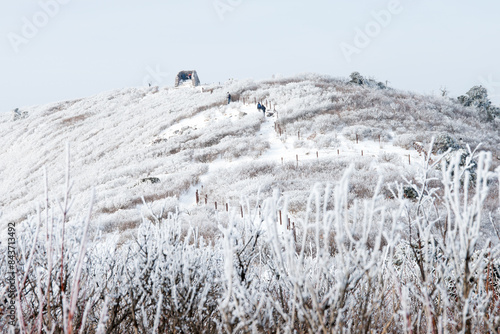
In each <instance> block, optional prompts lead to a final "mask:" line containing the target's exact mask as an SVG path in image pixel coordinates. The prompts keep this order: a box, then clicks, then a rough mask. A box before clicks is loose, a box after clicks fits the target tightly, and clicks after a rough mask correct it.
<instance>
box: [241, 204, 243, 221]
mask: <svg viewBox="0 0 500 334" xmlns="http://www.w3.org/2000/svg"><path fill="white" fill-rule="evenodd" d="M240 211H241V218H243V207H242V206H241V205H240Z"/></svg>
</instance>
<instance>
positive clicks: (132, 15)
mask: <svg viewBox="0 0 500 334" xmlns="http://www.w3.org/2000/svg"><path fill="white" fill-rule="evenodd" d="M393 2H396V4H397V3H399V5H398V6H392V5H391V3H393ZM50 3H52V5H54V4H56V8H54V7H53V6H52V7H51V6H49V7H48V8H54V13H50V14H52V15H51V16H52V17H49V15H47V14H45V12H46V11H50V10H47V9H43V7H47V6H48V5H47V4H50ZM44 4H46V5H44ZM216 6H219V10H217V9H216ZM392 7H395V8H396V10H393V14H391V17H390V18H388V17H387V16H384V17H383V18H385V22H383V23H384V24H383V25H381V24H379V23H377V21H376V19H375V17H374V15H373V13H374V12H377V13H381V11H388V10H389V9H391V8H392ZM499 13H500V2H499V1H498V0H483V1H481V0H479V1H474V2H473V1H470V0H442V1H435V0H434V1H431V0H399V1H398V0H384V1H379V0H351V1H348V0H316V1H299V0H286V1H285V0H143V1H138V0H135V1H133V0H106V1H102V0H101V1H98V0H37V1H34V0H30V1H28V0H15V1H7V0H2V2H1V4H0V77H1V81H0V92H1V93H0V111H9V110H11V109H13V108H15V107H22V106H28V105H33V104H44V103H49V102H55V101H59V100H66V99H72V98H79V97H85V96H89V95H92V94H95V93H99V92H102V91H107V90H111V89H116V88H122V87H130V86H142V85H143V84H144V83H145V82H147V81H151V82H152V83H153V84H160V85H162V86H171V85H173V82H174V76H175V74H176V73H177V72H178V71H180V70H184V69H195V70H197V71H198V74H199V77H200V79H201V81H202V83H210V82H219V81H226V80H227V79H228V78H235V79H246V78H254V79H268V78H271V77H272V75H274V74H281V75H293V74H298V73H303V72H317V73H325V74H329V75H332V76H344V77H347V76H348V75H349V74H350V73H351V72H353V71H359V72H360V73H361V74H362V75H364V76H368V77H374V78H376V79H377V80H380V81H385V80H388V81H389V85H391V86H392V87H395V88H400V89H408V90H414V91H417V92H423V93H435V94H438V93H439V90H440V88H441V87H446V88H447V89H448V91H449V92H450V95H451V96H458V95H461V94H463V93H465V92H466V91H467V90H468V89H469V88H470V87H472V86H474V85H478V84H483V86H485V87H486V88H488V91H489V95H490V98H491V99H492V100H493V101H494V103H495V104H497V105H500V41H499V37H500V19H499ZM47 18H48V19H47ZM30 24H35V25H38V26H39V27H36V26H35V28H36V29H37V30H38V31H33V29H31V30H30V29H29V28H28V26H29V25H30ZM367 28H369V29H371V30H369V32H370V35H371V37H369V41H368V42H369V43H367V42H366V41H361V42H365V44H368V45H361V44H359V42H360V41H359V40H358V43H357V44H355V38H356V36H357V35H358V33H357V31H358V30H357V29H361V30H366V29H367ZM358 37H359V36H358ZM13 41H14V42H13ZM16 43H17V44H16ZM342 43H344V44H342ZM347 44H349V45H351V46H352V47H356V45H357V46H358V48H357V53H354V54H352V55H351V57H350V58H351V59H350V61H348V59H347V58H348V57H345V55H344V53H343V52H342V50H341V46H342V45H343V46H344V47H345V46H346V45H347ZM16 49H17V50H16Z"/></svg>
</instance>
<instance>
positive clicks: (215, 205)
mask: <svg viewBox="0 0 500 334" xmlns="http://www.w3.org/2000/svg"><path fill="white" fill-rule="evenodd" d="M215 211H217V202H215Z"/></svg>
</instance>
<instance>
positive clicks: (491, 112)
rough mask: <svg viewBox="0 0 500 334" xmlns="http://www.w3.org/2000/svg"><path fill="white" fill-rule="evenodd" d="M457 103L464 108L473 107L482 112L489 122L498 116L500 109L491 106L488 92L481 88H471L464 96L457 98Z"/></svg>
mask: <svg viewBox="0 0 500 334" xmlns="http://www.w3.org/2000/svg"><path fill="white" fill-rule="evenodd" d="M458 101H459V102H460V104H462V105H464V106H466V107H474V108H476V109H477V110H479V111H481V112H484V113H485V114H486V117H487V119H488V120H489V121H491V120H493V119H494V118H495V117H497V116H499V115H500V108H498V107H495V106H493V105H492V104H491V101H490V99H489V98H488V91H487V90H486V88H484V87H482V86H474V87H472V88H471V89H470V90H469V91H468V92H467V93H466V95H461V96H459V97H458Z"/></svg>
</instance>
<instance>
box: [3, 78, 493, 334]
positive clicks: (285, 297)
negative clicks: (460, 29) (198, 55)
mask: <svg viewBox="0 0 500 334" xmlns="http://www.w3.org/2000/svg"><path fill="white" fill-rule="evenodd" d="M227 92H230V93H231V95H232V96H233V102H231V103H230V104H229V105H228V104H227V99H226V94H227ZM259 101H260V102H262V103H264V104H265V105H266V106H267V115H266V116H264V115H263V113H262V112H261V111H259V110H257V108H256V103H257V102H259ZM498 123H499V122H498V120H486V119H485V117H484V115H481V114H480V113H479V112H478V111H477V110H475V109H474V108H473V107H464V106H462V105H461V104H459V103H458V102H457V101H456V99H455V100H453V99H450V98H447V97H435V96H422V95H417V94H414V93H411V92H402V91H398V90H394V89H379V88H374V87H365V86H360V85H355V84H350V83H348V82H347V80H344V79H335V78H330V77H323V76H317V75H312V74H311V75H303V76H297V77H293V78H284V79H277V80H270V81H263V82H254V81H251V80H244V81H229V82H227V83H225V84H223V85H221V86H219V85H205V86H201V87H196V88H192V87H181V88H170V87H149V88H130V89H122V90H117V91H111V92H106V93H102V94H99V95H96V96H93V97H88V98H83V99H79V100H75V101H64V102H58V103H53V104H51V105H45V106H36V107H23V108H20V110H19V113H16V114H15V115H14V114H7V113H4V114H1V115H0V133H1V136H2V139H3V145H2V148H1V150H0V188H1V189H2V197H1V198H0V212H1V217H0V230H6V229H7V225H8V223H15V224H16V226H18V231H17V233H18V238H19V242H18V243H19V245H18V253H19V260H18V261H19V267H20V269H19V272H20V277H19V278H18V279H19V281H20V283H19V284H20V285H21V290H22V291H23V295H24V296H25V298H24V299H23V301H22V302H20V303H18V306H17V307H18V309H19V314H22V315H23V319H21V320H22V321H21V322H24V324H25V326H26V327H27V328H31V329H34V328H38V326H41V325H40V324H43V326H45V328H46V329H47V330H48V329H49V328H57V330H58V331H61V332H65V333H66V332H68V331H67V328H68V327H74V328H85V331H84V332H88V333H94V332H98V330H97V329H98V328H101V329H102V328H107V332H109V333H123V332H126V331H127V330H128V331H130V332H135V333H137V332H141V333H146V332H157V331H158V332H168V333H174V332H175V333H179V332H184V333H195V332H199V333H201V332H208V333H220V332H226V333H250V332H255V333H263V332H285V333H299V332H300V333H302V332H308V333H316V332H324V333H329V332H370V330H371V331H376V332H383V331H386V332H418V331H422V332H442V333H456V332H462V333H465V332H498V331H499V328H500V290H499V287H500V284H499V282H500V263H498V261H497V260H498V258H499V256H500V248H499V241H500V239H499V237H500V234H499V233H498V231H499V230H500V220H499V217H500V210H499V201H500V195H499V187H498V175H499V173H500V169H498V166H499V164H500V160H499V159H500V145H499V143H500V133H499V131H498V125H499V124H498ZM431 142H433V143H434V145H433V146H431ZM479 144H481V145H480V146H479ZM431 147H432V149H431ZM92 196H93V201H91V198H92ZM89 209H91V210H90V213H89ZM63 231H65V232H63ZM6 235H7V234H2V239H5V238H6V237H5V236H6ZM63 246H64V247H63ZM2 251H3V253H2V254H0V255H1V256H2V257H5V256H6V255H5V251H4V250H3V249H2ZM3 260H4V258H2V261H3ZM2 270H3V272H2V274H5V270H6V269H5V268H4V267H2ZM61 270H62V271H61ZM5 275H6V274H5ZM5 275H4V277H6V276H5ZM23 275H24V276H23ZM21 276H23V277H21ZM63 276H64V277H66V278H65V279H59V277H61V278H62V277H63ZM63 282H65V283H64V284H63ZM49 287H50V288H49ZM0 288H1V290H0V296H1V295H2V294H5V293H6V285H5V284H4V285H0ZM44 296H45V297H44ZM65 298H67V299H68V301H66V299H65ZM63 299H64V300H65V301H64V302H62V301H63ZM69 300H71V301H72V303H69ZM73 302H74V304H73ZM4 310H5V308H2V307H1V305H0V317H2V318H0V330H2V329H3V328H4V327H2V326H5V313H2V312H3V311H4ZM42 314H44V316H41V315H42ZM38 315H40V317H39V318H38ZM70 315H71V316H70ZM18 317H21V316H20V315H18ZM42 318H43V321H42V320H39V319H42ZM39 321H42V322H39ZM85 321H87V322H86V323H85ZM43 326H42V327H43ZM51 326H52V327H51ZM54 326H55V327H54ZM5 328H6V327H5ZM63 328H66V329H64V330H63ZM132 329H133V331H132Z"/></svg>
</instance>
